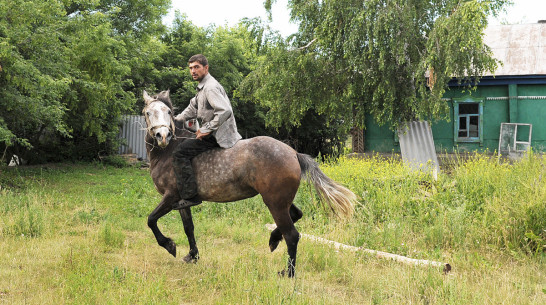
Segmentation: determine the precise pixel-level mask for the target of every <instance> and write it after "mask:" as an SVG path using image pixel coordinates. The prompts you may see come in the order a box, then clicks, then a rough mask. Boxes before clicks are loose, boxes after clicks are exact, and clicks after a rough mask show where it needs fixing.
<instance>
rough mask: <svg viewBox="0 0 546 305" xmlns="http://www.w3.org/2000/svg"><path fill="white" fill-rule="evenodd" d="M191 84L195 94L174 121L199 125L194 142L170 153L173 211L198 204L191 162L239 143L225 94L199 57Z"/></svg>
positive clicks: (193, 66)
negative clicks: (175, 191) (176, 199)
mask: <svg viewBox="0 0 546 305" xmlns="http://www.w3.org/2000/svg"><path fill="white" fill-rule="evenodd" d="M188 64H189V68H190V73H191V76H192V78H193V80H196V81H199V85H198V86H197V94H196V95H195V97H194V98H192V99H191V100H190V104H189V105H188V107H186V109H184V111H182V113H180V114H179V115H178V116H176V120H181V121H185V122H188V121H190V120H192V119H198V120H199V121H201V127H200V128H199V129H198V130H197V132H196V136H197V137H196V138H195V139H187V140H185V141H183V142H181V143H180V144H179V145H178V146H177V147H176V148H175V150H174V152H173V167H174V172H175V175H176V181H177V186H178V192H179V193H180V198H182V199H181V200H180V201H179V202H178V203H177V204H175V206H174V207H173V209H176V210H179V209H184V208H187V207H191V206H194V205H198V204H200V203H201V201H202V200H201V198H199V196H198V194H197V182H196V179H195V174H194V172H193V168H192V164H191V160H192V159H193V158H194V157H196V156H198V155H199V154H201V153H203V152H205V151H207V150H210V149H212V148H215V147H222V148H231V147H233V145H235V143H237V141H239V140H240V139H241V135H240V134H239V133H238V132H237V125H236V123H235V117H234V116H233V111H232V108H231V103H230V101H229V98H228V96H227V94H226V91H225V90H224V88H223V87H222V85H220V83H219V82H218V81H217V80H216V79H215V78H214V77H212V75H210V74H209V65H208V60H207V58H206V57H205V56H204V55H202V54H197V55H194V56H192V57H191V58H190V59H189V61H188Z"/></svg>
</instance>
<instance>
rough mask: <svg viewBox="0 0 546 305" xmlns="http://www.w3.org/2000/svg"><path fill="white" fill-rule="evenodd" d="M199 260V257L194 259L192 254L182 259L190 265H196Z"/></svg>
mask: <svg viewBox="0 0 546 305" xmlns="http://www.w3.org/2000/svg"><path fill="white" fill-rule="evenodd" d="M198 259H199V256H196V257H193V256H192V255H191V254H188V255H186V256H184V258H182V261H183V262H184V263H187V264H189V263H193V264H195V263H197V260H198Z"/></svg>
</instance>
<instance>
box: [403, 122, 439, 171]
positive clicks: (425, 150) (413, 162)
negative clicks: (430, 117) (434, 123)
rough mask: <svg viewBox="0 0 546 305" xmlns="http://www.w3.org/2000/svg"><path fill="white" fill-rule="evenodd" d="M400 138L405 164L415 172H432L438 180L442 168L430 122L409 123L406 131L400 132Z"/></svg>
mask: <svg viewBox="0 0 546 305" xmlns="http://www.w3.org/2000/svg"><path fill="white" fill-rule="evenodd" d="M398 138H399V140H400V150H401V152H402V159H403V160H404V162H405V163H407V164H408V165H409V166H410V167H411V168H412V169H413V170H421V171H423V170H424V171H426V172H430V173H431V174H432V175H433V177H434V178H435V179H437V178H438V172H439V171H440V166H439V163H438V157H437V156H436V149H435V147H434V139H433V137H432V130H431V129H430V126H429V124H428V122H426V121H422V122H418V121H413V122H409V123H407V125H406V126H405V129H404V128H402V129H401V130H399V131H398Z"/></svg>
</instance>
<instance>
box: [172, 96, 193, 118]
mask: <svg viewBox="0 0 546 305" xmlns="http://www.w3.org/2000/svg"><path fill="white" fill-rule="evenodd" d="M195 118H197V100H196V98H195V97H194V98H192V99H191V100H190V104H189V105H188V107H186V109H184V111H182V113H180V114H179V115H177V116H176V117H175V118H174V119H175V120H177V121H188V120H191V119H195Z"/></svg>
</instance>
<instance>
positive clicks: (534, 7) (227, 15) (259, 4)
mask: <svg viewBox="0 0 546 305" xmlns="http://www.w3.org/2000/svg"><path fill="white" fill-rule="evenodd" d="M263 2H264V0H172V8H171V10H170V12H169V14H168V16H167V17H166V18H165V19H164V23H165V24H166V25H170V24H171V23H172V20H173V19H174V11H175V10H179V11H180V12H181V13H183V14H186V15H187V16H188V19H189V20H190V21H192V23H193V24H195V25H197V26H200V27H207V26H209V25H210V24H215V25H217V26H220V25H229V26H234V25H236V24H237V23H238V22H239V20H241V18H244V17H248V18H254V17H261V18H262V20H263V21H264V22H265V21H267V14H266V11H265V8H264V5H263ZM287 2H288V0H277V1H276V3H275V4H273V7H272V14H273V22H272V23H271V24H270V26H271V27H272V28H273V29H275V30H277V31H279V32H280V34H281V35H283V36H285V37H286V36H288V35H290V34H293V33H295V32H296V31H297V30H298V27H297V25H296V24H293V23H290V20H289V19H290V16H289V11H288V9H287ZM513 2H514V5H513V6H509V7H508V8H507V13H504V14H501V16H499V18H496V19H493V18H491V19H490V21H489V22H490V24H493V25H495V24H501V23H511V24H513V23H535V22H537V21H538V20H546V0H513Z"/></svg>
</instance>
